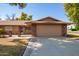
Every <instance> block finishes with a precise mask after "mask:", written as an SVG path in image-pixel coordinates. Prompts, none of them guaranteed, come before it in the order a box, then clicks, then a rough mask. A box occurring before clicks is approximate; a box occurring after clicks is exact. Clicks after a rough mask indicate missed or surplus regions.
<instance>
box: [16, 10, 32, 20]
mask: <svg viewBox="0 0 79 59" xmlns="http://www.w3.org/2000/svg"><path fill="white" fill-rule="evenodd" d="M16 20H32V15H27V14H26V13H24V12H22V13H21V16H20V17H18V18H16Z"/></svg>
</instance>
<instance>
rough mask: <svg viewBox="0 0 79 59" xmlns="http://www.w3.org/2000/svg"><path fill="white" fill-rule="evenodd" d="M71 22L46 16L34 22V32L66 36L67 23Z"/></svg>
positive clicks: (35, 34) (44, 34) (40, 34)
mask: <svg viewBox="0 0 79 59" xmlns="http://www.w3.org/2000/svg"><path fill="white" fill-rule="evenodd" d="M70 24H71V23H68V22H63V21H60V20H57V19H54V18H51V17H46V18H43V19H40V20H37V21H34V22H32V29H33V30H32V32H33V35H34V36H45V37H49V36H64V35H66V33H67V25H70Z"/></svg>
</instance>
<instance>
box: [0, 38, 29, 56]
mask: <svg viewBox="0 0 79 59" xmlns="http://www.w3.org/2000/svg"><path fill="white" fill-rule="evenodd" d="M27 44H28V40H26V39H23V40H22V39H19V40H17V39H14V40H13V39H7V38H0V56H19V55H21V53H22V51H23V50H24V49H25V47H26V45H27Z"/></svg>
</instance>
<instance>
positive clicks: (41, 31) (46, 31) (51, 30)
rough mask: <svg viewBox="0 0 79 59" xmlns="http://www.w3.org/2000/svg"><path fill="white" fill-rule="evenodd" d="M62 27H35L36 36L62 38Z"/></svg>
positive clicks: (50, 25) (41, 25) (42, 25)
mask: <svg viewBox="0 0 79 59" xmlns="http://www.w3.org/2000/svg"><path fill="white" fill-rule="evenodd" d="M62 29H63V28H62V25H54V24H47V25H46V24H45V25H44V24H40V25H36V35H37V36H62V34H63V32H62Z"/></svg>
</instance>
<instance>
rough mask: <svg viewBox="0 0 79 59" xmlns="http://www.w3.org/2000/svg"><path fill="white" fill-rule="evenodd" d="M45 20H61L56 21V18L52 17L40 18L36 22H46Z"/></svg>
mask: <svg viewBox="0 0 79 59" xmlns="http://www.w3.org/2000/svg"><path fill="white" fill-rule="evenodd" d="M46 19H51V20H52V21H61V20H58V19H56V18H53V17H49V16H48V17H44V18H42V19H39V20H37V21H43V20H46Z"/></svg>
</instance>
